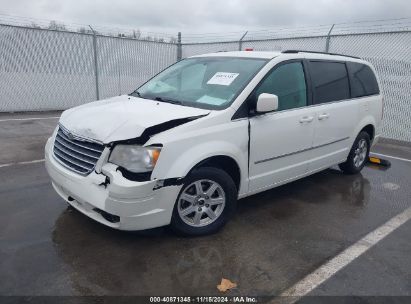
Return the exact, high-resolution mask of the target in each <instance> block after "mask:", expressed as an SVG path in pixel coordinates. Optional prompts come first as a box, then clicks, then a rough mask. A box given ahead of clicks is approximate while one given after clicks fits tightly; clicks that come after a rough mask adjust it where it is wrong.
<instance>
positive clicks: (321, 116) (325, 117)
mask: <svg viewBox="0 0 411 304" xmlns="http://www.w3.org/2000/svg"><path fill="white" fill-rule="evenodd" d="M328 117H330V115H329V114H327V113H323V114H320V115H318V120H323V119H327V118H328Z"/></svg>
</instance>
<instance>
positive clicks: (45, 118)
mask: <svg viewBox="0 0 411 304" xmlns="http://www.w3.org/2000/svg"><path fill="white" fill-rule="evenodd" d="M59 118H60V116H51V117H30V118H9V119H0V122H8V121H25V120H47V119H59Z"/></svg>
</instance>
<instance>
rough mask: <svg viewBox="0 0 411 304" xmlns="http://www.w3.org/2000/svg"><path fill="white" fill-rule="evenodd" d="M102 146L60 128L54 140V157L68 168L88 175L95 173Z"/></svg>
mask: <svg viewBox="0 0 411 304" xmlns="http://www.w3.org/2000/svg"><path fill="white" fill-rule="evenodd" d="M103 150H104V146H103V145H102V144H99V143H96V142H92V141H90V140H87V139H84V138H80V137H77V136H73V135H72V134H71V133H70V132H68V131H67V130H65V129H63V128H61V127H60V128H59V129H58V131H57V135H56V138H55V140H54V148H53V152H54V157H55V158H56V159H57V160H58V161H59V162H60V163H61V164H62V165H63V166H65V167H66V168H68V169H70V170H71V171H74V172H76V173H79V174H81V175H87V174H89V173H90V172H91V171H93V169H94V167H95V166H96V163H97V161H98V159H99V158H100V156H101V153H102V152H103Z"/></svg>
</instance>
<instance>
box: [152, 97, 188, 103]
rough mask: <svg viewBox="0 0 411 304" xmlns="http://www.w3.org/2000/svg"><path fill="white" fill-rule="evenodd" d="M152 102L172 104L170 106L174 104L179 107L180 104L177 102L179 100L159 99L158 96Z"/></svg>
mask: <svg viewBox="0 0 411 304" xmlns="http://www.w3.org/2000/svg"><path fill="white" fill-rule="evenodd" d="M154 100H157V101H161V102H167V103H172V104H176V105H181V104H182V102H181V101H179V100H174V99H169V98H163V97H159V96H157V97H155V98H154Z"/></svg>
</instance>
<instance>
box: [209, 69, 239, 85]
mask: <svg viewBox="0 0 411 304" xmlns="http://www.w3.org/2000/svg"><path fill="white" fill-rule="evenodd" d="M238 75H240V74H238V73H226V72H217V73H215V74H214V76H213V77H211V78H210V79H209V80H208V81H207V84H216V85H223V86H229V85H230V84H232V83H233V81H234V80H235V79H236V78H237V76H238Z"/></svg>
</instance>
